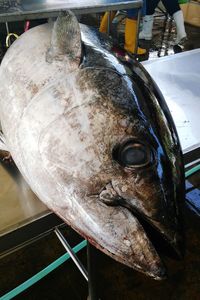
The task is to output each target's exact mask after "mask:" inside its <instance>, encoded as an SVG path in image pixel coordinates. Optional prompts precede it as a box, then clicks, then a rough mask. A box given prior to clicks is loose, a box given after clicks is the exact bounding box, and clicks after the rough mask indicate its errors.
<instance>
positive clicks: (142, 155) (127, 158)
mask: <svg viewBox="0 0 200 300" xmlns="http://www.w3.org/2000/svg"><path fill="white" fill-rule="evenodd" d="M120 156H121V162H122V163H123V164H124V165H141V164H144V163H145V162H146V160H147V157H146V156H147V155H146V151H145V149H144V147H142V146H138V145H137V146H135V145H129V146H126V147H125V148H124V149H123V150H122V151H121V155H120Z"/></svg>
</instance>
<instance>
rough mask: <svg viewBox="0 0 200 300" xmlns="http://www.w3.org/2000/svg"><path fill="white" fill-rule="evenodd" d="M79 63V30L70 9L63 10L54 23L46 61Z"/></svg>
mask: <svg viewBox="0 0 200 300" xmlns="http://www.w3.org/2000/svg"><path fill="white" fill-rule="evenodd" d="M66 58H67V59H68V60H69V62H72V63H74V62H77V64H79V63H80V59H81V31H80V26H79V23H78V20H77V18H76V16H75V15H74V14H73V13H72V12H71V11H64V12H61V14H60V15H59V16H58V18H57V20H56V22H55V23H54V26H53V30H52V36H51V46H50V49H49V50H48V52H47V61H48V62H52V61H54V60H58V61H63V60H65V59H66Z"/></svg>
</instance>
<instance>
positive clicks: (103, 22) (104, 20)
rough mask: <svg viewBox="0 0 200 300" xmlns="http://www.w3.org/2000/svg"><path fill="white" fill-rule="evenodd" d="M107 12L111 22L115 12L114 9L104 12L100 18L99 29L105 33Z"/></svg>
mask: <svg viewBox="0 0 200 300" xmlns="http://www.w3.org/2000/svg"><path fill="white" fill-rule="evenodd" d="M109 14H110V22H112V20H113V19H114V17H115V15H116V12H115V11H111V12H108V11H107V12H106V13H105V14H104V15H103V18H102V20H101V24H100V28H99V31H100V32H103V33H106V32H107V31H108V20H109Z"/></svg>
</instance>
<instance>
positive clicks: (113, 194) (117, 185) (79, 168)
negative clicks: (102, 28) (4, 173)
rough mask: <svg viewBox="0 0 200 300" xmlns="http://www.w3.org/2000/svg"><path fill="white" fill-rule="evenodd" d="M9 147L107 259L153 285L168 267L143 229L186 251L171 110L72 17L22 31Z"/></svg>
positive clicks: (5, 123)
mask: <svg viewBox="0 0 200 300" xmlns="http://www.w3.org/2000/svg"><path fill="white" fill-rule="evenodd" d="M0 82H1V85H0V120H1V123H2V129H3V132H4V136H5V139H6V141H7V146H8V149H9V151H10V153H11V155H12V157H13V159H14V161H15V163H16V165H17V167H18V168H19V170H20V171H21V173H22V174H23V176H24V177H25V179H26V180H27V182H28V183H29V185H30V187H31V188H32V190H33V191H34V192H35V193H36V194H37V195H38V197H39V198H40V199H41V200H42V201H43V202H44V203H45V204H46V205H47V206H48V207H49V208H50V209H51V210H53V211H54V212H55V213H56V214H57V215H59V216H60V217H61V218H62V219H63V220H64V221H65V222H66V223H67V224H69V225H70V226H72V228H74V229H75V230H76V231H77V232H79V233H80V234H81V235H82V236H84V237H85V238H86V239H88V240H89V241H90V242H91V243H92V244H93V245H95V246H96V247H97V248H99V249H101V250H102V251H103V252H105V253H106V254H108V255H110V256H111V257H113V258H115V259H116V260H117V261H119V262H122V263H124V264H126V265H128V266H130V267H132V268H134V269H136V270H138V271H141V272H144V273H146V274H148V275H150V276H152V277H154V278H155V279H162V278H164V277H165V275H166V272H165V267H164V266H163V263H162V261H161V259H160V257H159V255H158V253H157V251H156V250H155V247H154V246H153V243H152V242H151V236H150V235H149V234H147V233H146V230H145V229H144V228H146V227H147V228H148V226H146V227H144V226H143V223H146V224H149V226H150V227H152V228H154V229H155V230H156V231H158V232H159V233H160V236H162V237H161V239H162V238H164V239H165V240H166V241H168V242H169V244H171V246H172V247H173V248H174V249H176V250H177V252H181V247H182V234H181V222H180V204H181V201H182V200H183V197H184V195H183V191H184V176H183V163H182V154H181V149H180V144H179V140H178V137H177V133H176V130H175V127H174V124H173V121H172V119H171V116H170V113H169V111H168V109H167V107H166V104H165V102H164V100H163V98H162V96H161V94H160V92H159V91H158V89H157V88H156V85H155V84H154V83H153V81H152V80H151V78H150V76H149V75H148V74H147V73H146V72H145V71H144V69H143V68H142V66H141V65H140V64H138V63H137V62H135V63H134V64H133V66H131V67H130V66H129V65H126V66H125V65H123V64H122V63H120V61H118V59H117V58H116V57H115V56H114V55H113V54H112V52H111V51H110V45H109V43H108V42H106V41H105V39H103V38H102V36H101V35H100V34H97V33H95V32H94V30H92V29H90V28H89V27H87V26H84V25H79V23H78V21H77V19H76V18H75V16H74V15H73V14H72V13H71V12H66V13H63V14H62V15H61V16H60V17H59V18H58V19H57V21H56V22H55V23H48V24H44V25H41V26H38V27H35V28H33V29H31V30H29V31H28V32H26V33H25V34H23V35H22V36H21V37H20V38H19V39H18V40H17V41H15V42H14V44H13V45H12V46H11V47H10V49H9V50H8V51H7V53H6V55H5V57H4V59H3V61H2V64H1V68H0Z"/></svg>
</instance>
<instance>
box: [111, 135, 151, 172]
mask: <svg viewBox="0 0 200 300" xmlns="http://www.w3.org/2000/svg"><path fill="white" fill-rule="evenodd" d="M113 158H114V159H115V160H116V161H117V162H118V163H119V164H120V165H121V166H123V167H127V168H137V167H144V166H146V165H148V164H150V163H151V162H152V160H153V153H152V151H151V149H150V147H149V146H148V145H145V144H143V143H140V142H137V141H134V140H129V141H127V142H125V143H123V144H121V145H119V146H117V147H116V148H115V149H114V151H113Z"/></svg>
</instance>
